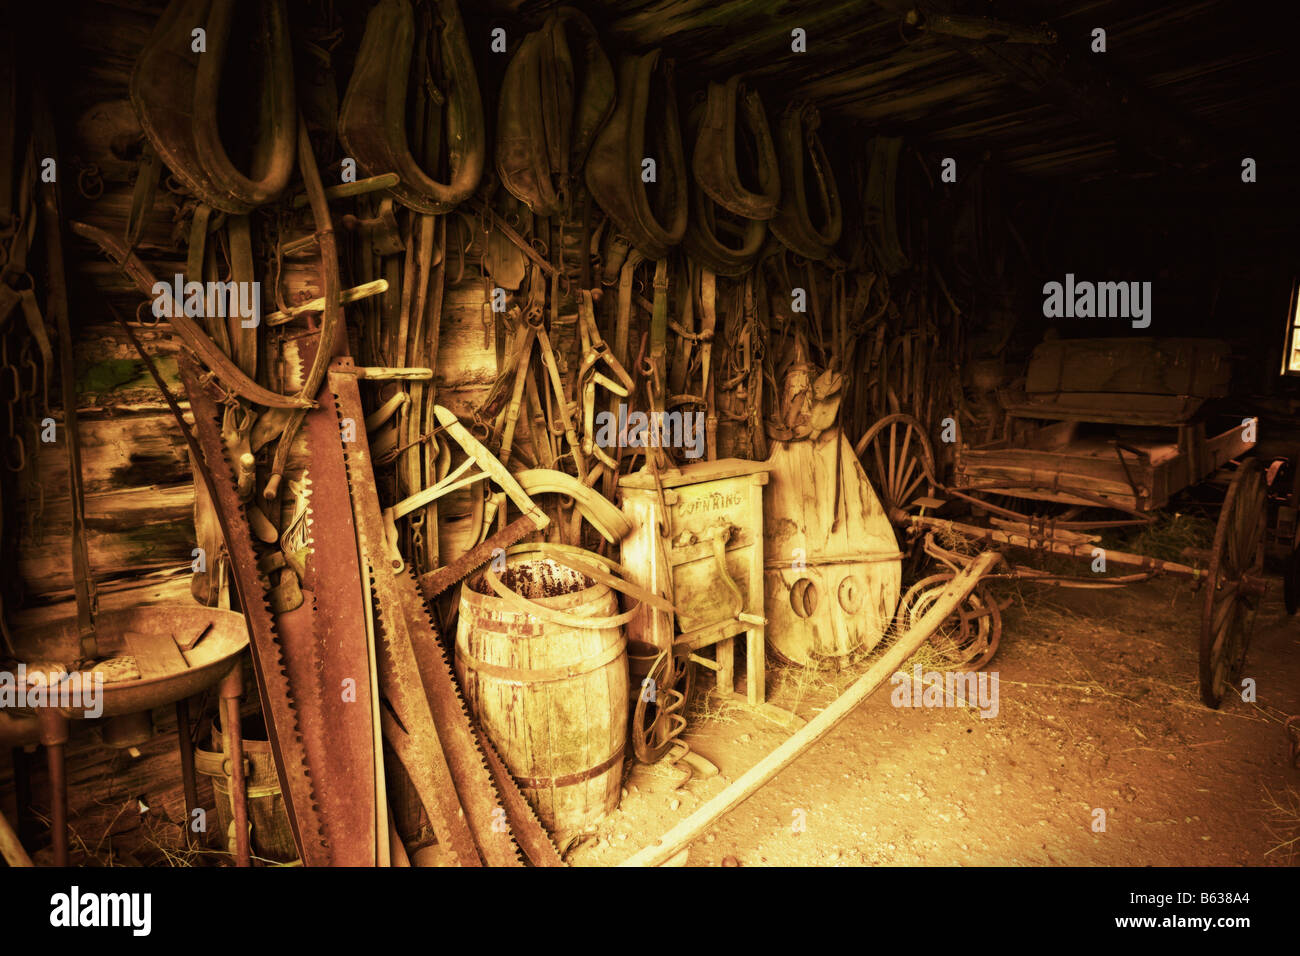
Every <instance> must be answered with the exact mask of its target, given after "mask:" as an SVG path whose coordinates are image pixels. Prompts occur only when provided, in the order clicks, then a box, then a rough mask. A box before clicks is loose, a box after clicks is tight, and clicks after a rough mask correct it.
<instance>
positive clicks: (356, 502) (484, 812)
mask: <svg viewBox="0 0 1300 956" xmlns="http://www.w3.org/2000/svg"><path fill="white" fill-rule="evenodd" d="M329 387H330V390H331V391H332V392H333V393H334V398H335V401H336V403H337V405H338V409H339V415H340V416H341V417H342V418H343V419H345V420H346V419H348V418H351V419H352V420H354V421H364V419H365V415H364V412H363V409H362V406H361V394H360V391H359V390H358V387H357V377H356V375H355V372H354V371H353V369H352V367H351V362H350V361H348V360H346V359H341V360H338V361H336V362H335V364H334V366H333V367H332V368H331V370H330V373H329ZM355 438H356V440H355V441H353V442H349V443H347V445H346V460H347V465H348V482H349V484H350V485H351V488H352V504H353V511H354V515H355V518H356V526H357V537H358V540H359V542H360V545H361V551H362V555H363V565H364V567H363V570H364V571H366V572H367V573H368V574H369V578H370V584H371V588H372V594H373V599H374V605H375V619H376V624H377V626H378V628H379V630H380V634H379V666H380V677H381V693H382V695H383V697H384V698H385V700H386V703H387V705H388V709H387V711H386V712H385V719H384V725H385V735H386V737H387V739H388V740H389V743H390V744H391V745H392V746H393V749H394V750H395V751H396V753H397V754H398V757H399V758H400V759H401V760H402V763H403V765H404V766H405V767H406V770H407V772H408V774H409V775H410V777H411V782H412V783H413V784H414V785H415V787H416V790H417V792H418V793H419V795H420V798H421V801H422V802H423V803H424V808H425V812H426V813H427V814H428V815H429V819H430V822H431V823H432V825H433V828H434V832H435V834H436V835H437V837H438V840H439V842H440V843H442V844H443V846H444V847H445V848H447V849H448V850H449V851H450V852H451V853H452V854H453V855H454V857H455V858H456V861H457V862H458V863H460V865H462V866H475V865H479V863H480V862H482V863H486V864H488V865H491V866H511V865H514V866H518V865H520V864H521V862H522V861H521V860H520V857H519V850H518V847H517V845H516V844H515V841H514V838H513V836H512V834H511V833H510V830H509V828H508V827H504V828H503V827H502V826H501V824H500V814H499V813H497V812H496V811H497V810H498V808H499V807H500V806H501V799H500V796H499V795H498V793H497V791H496V788H495V787H494V786H493V784H492V779H491V775H490V774H489V772H488V769H487V767H486V766H485V764H484V758H483V754H482V751H481V750H480V749H479V747H478V744H477V742H476V740H475V738H474V732H473V728H472V726H471V724H470V720H469V715H468V713H467V712H466V710H465V706H464V703H463V701H462V699H461V696H460V692H459V689H458V688H457V686H456V684H455V679H454V678H453V676H452V673H451V668H450V667H449V666H448V664H447V660H446V656H445V654H444V653H443V650H442V647H441V645H440V644H439V643H438V638H437V630H436V629H435V628H434V626H433V623H432V622H431V621H430V620H429V616H428V613H427V611H426V609H425V607H424V604H423V602H422V601H421V600H420V595H419V591H418V590H417V589H416V584H415V578H414V576H413V574H412V573H411V572H410V571H409V570H406V571H404V572H402V573H395V572H394V571H393V570H392V568H391V567H390V566H389V565H388V562H387V560H386V551H385V543H384V542H385V534H384V521H383V514H382V512H381V511H380V508H379V494H378V488H377V487H376V485H375V478H374V472H373V471H372V470H371V464H370V451H369V447H368V444H367V441H366V437H365V434H364V432H363V431H362V430H358V431H357V433H356V435H355ZM502 809H504V808H502Z"/></svg>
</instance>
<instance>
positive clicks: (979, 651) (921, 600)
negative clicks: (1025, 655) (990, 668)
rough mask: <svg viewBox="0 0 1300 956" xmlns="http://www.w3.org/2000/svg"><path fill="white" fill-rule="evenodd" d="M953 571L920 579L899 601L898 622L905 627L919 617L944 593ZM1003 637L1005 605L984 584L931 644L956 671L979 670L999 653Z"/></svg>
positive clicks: (946, 622)
mask: <svg viewBox="0 0 1300 956" xmlns="http://www.w3.org/2000/svg"><path fill="white" fill-rule="evenodd" d="M954 577H956V575H955V574H952V573H951V572H948V573H942V574H933V575H931V576H930V577H928V578H923V579H921V580H920V581H917V582H916V583H915V584H914V585H912V587H911V588H910V589H909V590H908V592H907V593H906V594H905V595H903V600H901V601H900V602H899V603H898V623H899V625H900V626H901V627H903V628H908V627H911V626H912V625H913V624H915V623H916V622H917V621H919V620H920V619H921V618H922V617H923V616H924V615H925V613H926V612H927V611H929V610H930V607H931V606H932V605H933V604H934V602H935V601H937V600H939V598H940V597H942V596H943V592H944V590H945V588H947V586H948V583H949V582H950V581H952V579H953V578H954ZM1001 638H1002V609H1001V608H1000V607H999V606H998V602H997V601H996V600H994V598H993V595H992V594H990V593H989V590H988V588H987V587H985V586H984V585H983V584H980V585H978V586H976V588H975V590H974V591H972V592H971V593H970V595H969V596H968V597H967V598H966V600H964V601H963V602H962V603H961V604H960V605H958V607H957V609H956V610H955V611H953V613H952V614H950V615H949V616H948V617H947V619H945V620H944V622H943V623H942V624H940V625H939V626H938V628H936V629H935V632H934V633H933V634H932V635H931V636H930V644H931V646H933V647H934V648H935V649H936V650H937V651H939V653H941V654H942V655H943V656H944V657H945V658H946V660H947V662H948V664H949V666H950V667H951V669H952V670H954V671H977V670H979V669H980V668H981V667H983V666H984V665H985V664H987V663H988V662H989V661H991V660H993V655H994V654H996V653H997V650H998V641H999V640H1001Z"/></svg>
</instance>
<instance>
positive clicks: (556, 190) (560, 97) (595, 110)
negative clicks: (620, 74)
mask: <svg viewBox="0 0 1300 956" xmlns="http://www.w3.org/2000/svg"><path fill="white" fill-rule="evenodd" d="M570 29H572V30H574V31H576V39H577V41H578V43H577V46H576V47H575V49H574V50H572V51H571V48H570V42H569V36H570V34H569V30H570ZM574 52H576V53H577V54H578V55H577V56H576V57H575V56H574ZM575 60H581V61H582V70H581V76H582V88H581V89H578V90H575V89H574V79H575V69H574V65H575V62H574V61H575ZM613 109H614V68H613V67H612V66H611V65H610V62H609V57H607V56H606V55H605V51H604V50H602V49H601V47H600V38H599V36H598V35H597V33H596V28H595V27H594V26H593V25H592V23H591V21H590V20H588V19H587V17H586V16H585V15H584V14H583V13H581V12H580V11H578V10H575V9H573V8H572V7H560V8H558V9H557V10H555V11H554V12H553V13H552V14H551V15H550V16H549V17H547V18H546V23H545V24H544V25H543V26H542V28H541V29H540V30H538V31H536V32H534V33H530V34H528V36H526V37H525V38H524V40H523V42H522V43H521V44H520V46H519V49H518V50H517V51H516V53H515V55H514V57H513V58H512V59H511V60H510V65H509V66H508V67H506V74H505V78H504V79H503V80H502V84H501V105H500V109H499V110H498V112H497V149H496V165H497V172H498V174H499V175H500V176H501V182H502V184H503V185H504V186H505V187H506V189H508V190H509V191H510V193H511V194H512V195H513V196H515V198H517V199H518V200H519V201H520V202H523V203H524V204H525V205H527V206H528V208H529V209H531V210H532V211H533V213H534V214H536V215H538V216H552V215H555V214H557V213H560V212H563V211H564V210H565V208H566V207H567V205H568V201H569V199H570V196H569V192H570V189H571V186H572V182H571V180H572V179H573V178H575V177H576V176H577V173H578V171H579V170H581V169H582V166H583V163H584V162H586V159H587V153H588V152H589V151H590V149H591V145H592V142H593V141H594V140H595V138H596V134H597V132H599V130H600V128H601V127H602V126H603V125H604V124H605V121H606V120H607V119H609V116H610V113H611V112H612V111H613Z"/></svg>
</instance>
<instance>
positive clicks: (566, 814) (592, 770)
mask: <svg viewBox="0 0 1300 956" xmlns="http://www.w3.org/2000/svg"><path fill="white" fill-rule="evenodd" d="M592 557H593V558H594V557H595V556H592ZM595 560H597V561H599V560H600V559H599V558H595ZM501 578H502V583H503V584H504V585H505V586H506V587H507V588H508V589H509V590H510V591H511V592H513V593H514V594H516V595H519V597H520V598H523V599H525V600H526V601H527V602H529V603H528V604H527V606H524V605H523V604H521V603H520V602H519V601H518V599H516V600H515V601H509V600H505V599H503V598H501V597H498V596H497V595H496V594H495V593H492V592H491V590H490V589H489V587H488V586H487V583H486V582H485V581H484V579H483V576H481V575H480V576H477V577H475V578H473V579H472V580H471V581H469V582H467V584H466V586H465V587H463V588H461V602H460V619H459V622H458V624H457V629H456V676H457V677H458V678H459V679H460V684H461V687H462V688H463V689H464V692H465V698H466V702H467V703H468V705H469V707H470V709H471V710H472V711H473V713H474V715H475V716H476V717H477V718H478V720H479V722H480V723H481V724H482V726H483V729H484V731H485V732H486V733H487V735H488V737H489V739H491V741H492V743H493V744H494V745H495V746H496V748H497V750H498V751H499V752H500V754H501V758H502V759H503V760H504V761H505V763H506V766H507V767H509V768H510V772H511V774H512V775H513V776H514V778H515V780H516V781H517V782H518V784H519V787H520V789H521V790H523V792H524V795H525V796H526V797H527V798H528V800H529V802H531V803H532V805H533V807H534V809H536V811H537V815H538V817H540V818H541V820H542V822H543V823H544V824H545V825H546V826H547V827H548V828H549V829H550V830H552V831H553V832H559V831H568V830H574V829H578V828H581V827H585V826H587V825H588V824H590V823H595V822H596V821H598V820H600V819H601V818H602V817H604V816H605V815H606V814H608V813H609V812H610V811H611V810H613V809H614V808H615V807H616V806H617V805H618V798H619V794H620V791H621V789H622V776H623V750H624V747H625V746H626V742H627V717H628V706H627V705H628V662H627V644H626V640H625V638H624V636H623V628H622V620H621V618H622V617H624V616H621V615H619V609H618V601H617V598H616V597H615V595H614V592H613V591H611V590H610V589H609V588H608V587H607V586H605V585H604V584H600V583H597V582H595V581H593V580H592V579H591V578H588V577H586V576H585V575H583V574H581V573H579V572H577V571H575V570H573V569H571V568H568V567H565V566H563V564H561V563H557V561H554V560H550V559H547V558H537V557H528V558H526V559H523V560H512V561H511V562H510V564H509V566H508V567H507V569H506V570H505V572H504V573H503V574H502V576H501ZM557 619H559V620H557ZM579 620H581V621H583V622H584V623H586V622H588V621H589V622H590V624H589V626H575V623H576V622H577V621H579ZM591 625H594V626H591Z"/></svg>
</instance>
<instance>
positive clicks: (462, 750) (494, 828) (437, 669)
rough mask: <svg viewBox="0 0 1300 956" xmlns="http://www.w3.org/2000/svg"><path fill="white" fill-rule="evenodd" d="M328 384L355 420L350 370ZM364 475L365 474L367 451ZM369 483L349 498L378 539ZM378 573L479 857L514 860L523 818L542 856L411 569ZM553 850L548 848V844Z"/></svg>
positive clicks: (337, 372)
mask: <svg viewBox="0 0 1300 956" xmlns="http://www.w3.org/2000/svg"><path fill="white" fill-rule="evenodd" d="M330 385H331V388H332V389H333V390H334V394H335V396H336V397H337V399H338V401H339V407H340V414H341V415H342V416H344V417H350V418H353V419H354V420H361V418H360V416H361V413H362V409H361V397H360V393H359V391H358V389H357V384H356V376H355V375H353V374H350V373H349V372H348V371H347V369H346V367H345V366H342V365H337V364H336V366H335V368H334V369H333V370H332V371H331V373H330ZM366 475H369V462H368V456H367V462H366ZM350 477H352V478H353V479H356V478H358V477H361V476H359V475H358V474H357V473H356V472H350ZM372 489H373V477H372V476H371V477H370V478H369V484H368V487H358V484H357V483H356V481H355V480H354V484H353V495H354V503H355V502H356V501H357V498H358V497H364V498H365V499H366V501H367V504H366V507H365V510H366V511H367V512H368V517H367V518H366V519H365V521H364V522H362V521H360V520H359V524H362V523H364V524H367V525H369V526H370V528H372V529H373V532H372V533H373V535H374V536H375V538H376V539H377V538H378V536H379V535H380V534H381V533H382V528H383V526H382V515H381V513H380V510H379V499H378V495H377V494H376V493H375V492H374V491H373V490H372ZM381 556H382V552H377V553H375V557H376V561H375V564H376V567H380V565H379V558H380V557H381ZM380 573H382V574H384V575H385V576H386V577H388V578H389V579H390V582H389V583H390V584H391V585H392V592H391V593H392V597H391V602H392V603H391V604H390V606H389V607H388V608H386V609H385V615H386V617H387V618H388V619H389V620H392V619H394V618H399V617H400V618H401V619H402V621H403V623H404V631H405V634H406V636H407V640H408V641H409V646H410V649H411V652H412V654H413V659H414V661H415V662H416V667H417V679H418V681H419V683H418V685H417V687H418V689H419V691H420V692H421V696H423V697H424V699H425V700H427V701H428V704H429V709H430V712H431V715H432V717H433V721H434V724H435V725H436V727H437V734H438V739H439V741H440V742H441V744H442V748H443V752H444V754H445V755H446V760H447V765H448V768H449V770H450V772H451V775H452V778H453V780H454V783H455V787H456V793H457V795H458V798H459V802H460V805H461V807H462V808H463V809H464V811H465V816H466V818H467V819H468V822H469V826H470V828H471V830H472V832H473V836H474V840H475V843H476V845H477V846H478V850H479V853H480V855H481V857H482V859H483V861H484V862H485V863H487V864H488V865H489V866H518V865H520V863H521V862H522V860H521V859H520V856H519V852H520V848H519V845H518V844H516V841H515V838H516V836H517V835H518V834H517V833H516V832H513V831H512V828H511V826H510V823H511V822H512V821H513V820H515V819H518V820H521V821H522V825H523V827H524V828H525V829H527V830H529V832H528V833H527V836H525V837H524V839H523V841H521V842H523V843H525V844H526V845H528V846H530V847H531V848H532V852H531V853H530V858H531V857H532V855H534V854H535V855H537V856H538V857H539V858H545V853H544V851H542V850H540V849H539V847H538V844H539V843H549V837H548V836H547V834H546V831H545V830H544V829H543V828H542V826H541V824H540V823H539V822H537V821H536V819H535V817H534V818H533V819H532V821H531V823H532V827H531V828H530V827H529V821H528V819H527V818H528V817H529V816H531V808H529V807H528V806H527V804H526V802H522V798H520V801H519V802H516V801H511V800H510V799H508V797H507V799H505V800H504V801H503V800H502V796H501V794H499V793H498V791H497V787H496V786H494V784H493V780H492V774H491V772H490V771H489V769H488V766H487V763H486V762H485V758H484V754H483V750H482V749H480V746H479V739H478V737H477V735H476V733H475V728H474V725H473V723H472V721H471V718H470V715H469V712H468V710H467V709H466V707H465V703H464V700H463V699H462V698H461V695H460V689H459V687H458V686H457V685H456V680H455V677H454V676H453V674H452V670H451V667H450V665H449V664H448V662H447V657H446V653H445V652H444V651H443V648H442V645H441V644H440V643H439V641H438V631H437V628H436V627H435V626H434V624H433V622H432V620H431V619H430V617H429V614H428V611H427V609H426V608H425V605H424V602H423V601H422V600H421V599H420V592H419V590H418V588H417V586H416V582H415V576H414V574H413V572H411V571H410V570H409V569H408V570H406V571H404V572H402V573H397V574H394V573H393V572H392V570H391V569H387V568H382V567H381V568H380ZM503 802H504V804H505V805H504V806H503V805H502V804H503ZM503 811H504V813H503ZM551 852H552V853H553V854H554V847H553V846H552V847H551ZM555 855H556V856H558V854H555Z"/></svg>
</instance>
